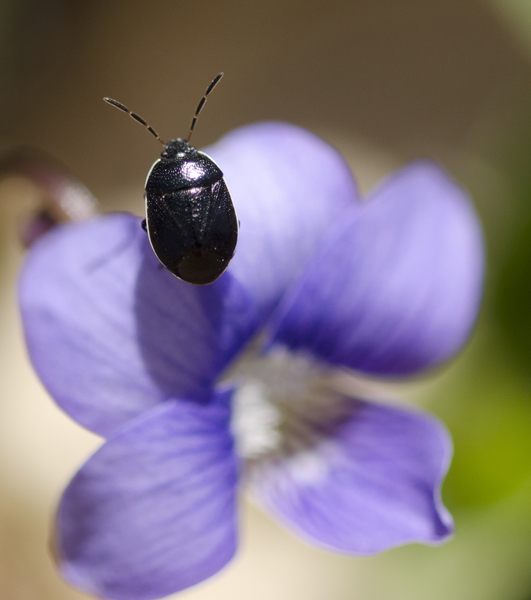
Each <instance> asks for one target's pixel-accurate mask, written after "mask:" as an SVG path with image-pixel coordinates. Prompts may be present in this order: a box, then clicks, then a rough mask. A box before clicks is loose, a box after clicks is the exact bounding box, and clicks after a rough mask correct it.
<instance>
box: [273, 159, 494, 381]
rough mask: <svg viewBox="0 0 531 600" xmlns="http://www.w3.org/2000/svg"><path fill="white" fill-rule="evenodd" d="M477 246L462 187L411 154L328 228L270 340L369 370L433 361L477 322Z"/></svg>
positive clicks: (398, 370) (393, 370)
mask: <svg viewBox="0 0 531 600" xmlns="http://www.w3.org/2000/svg"><path fill="white" fill-rule="evenodd" d="M483 254H484V249H483V238H482V234H481V229H480V225H479V223H478V219H477V216H476V214H475V212H474V210H473V208H472V206H471V204H470V202H469V199H468V197H467V195H466V193H465V192H464V191H463V190H462V189H461V188H459V187H458V186H457V185H456V184H455V183H453V182H452V181H451V180H450V179H449V178H448V177H447V176H446V174H445V173H444V172H443V171H442V170H441V169H439V168H438V167H436V166H435V165H432V164H430V163H427V162H419V163H414V164H412V165H410V166H409V167H406V168H405V169H403V170H402V171H400V172H398V173H397V174H396V175H394V176H393V177H391V178H390V179H388V180H387V181H386V182H385V183H384V185H383V186H382V187H381V188H379V189H378V190H377V191H376V192H375V193H374V194H373V195H372V197H371V198H370V199H369V200H368V202H367V203H366V205H365V206H364V208H363V210H361V211H360V210H358V211H356V212H355V213H353V214H352V215H351V216H350V218H346V219H345V222H344V223H343V224H342V225H341V226H339V227H338V228H337V229H336V230H335V231H334V232H332V234H331V235H330V238H329V240H328V243H327V244H326V246H324V247H323V248H322V250H321V252H320V253H319V254H318V255H317V256H316V258H315V259H314V260H313V261H311V262H310V263H309V264H308V265H307V267H306V270H305V272H304V275H303V276H302V277H301V279H300V281H299V282H298V283H297V284H296V286H295V287H294V290H293V292H292V293H291V295H290V296H289V297H288V299H287V301H286V302H285V303H284V304H283V306H282V308H281V310H279V314H278V317H277V318H276V321H275V324H274V325H273V327H272V329H273V333H272V334H271V335H272V343H275V342H281V343H282V344H285V345H286V346H288V347H289V348H290V349H292V350H295V349H301V350H305V351H310V352H312V353H313V354H314V355H317V356H318V357H320V358H321V359H324V360H326V361H328V362H331V363H333V364H336V365H343V366H347V367H350V368H354V369H359V370H363V371H366V372H370V373H378V374H389V375H390V374H409V373H414V372H418V371H420V370H422V369H424V368H426V367H431V366H433V365H436V364H438V363H440V362H441V361H444V360H446V359H448V358H450V357H451V356H452V355H453V354H454V353H455V352H457V351H458V350H459V349H460V347H461V346H462V345H463V344H464V342H465V341H466V339H467V337H468V335H469V333H470V330H471V328H472V326H473V324H474V322H475V319H476V316H477V312H478V308H479V304H480V298H481V292H482V280H483V270H484V264H483V260H484V259H483Z"/></svg>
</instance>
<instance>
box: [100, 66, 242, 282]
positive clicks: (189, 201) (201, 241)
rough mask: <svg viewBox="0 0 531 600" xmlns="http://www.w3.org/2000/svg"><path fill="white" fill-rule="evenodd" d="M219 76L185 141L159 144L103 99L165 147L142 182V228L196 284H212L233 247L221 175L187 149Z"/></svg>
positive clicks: (232, 214)
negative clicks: (143, 211)
mask: <svg viewBox="0 0 531 600" xmlns="http://www.w3.org/2000/svg"><path fill="white" fill-rule="evenodd" d="M222 77H223V73H220V74H219V75H218V76H217V77H215V78H214V80H213V81H212V83H211V84H210V85H209V86H208V88H207V91H206V92H205V95H204V96H203V98H202V99H201V101H200V102H199V105H198V106H197V109H196V111H195V114H194V116H193V118H192V124H191V125H190V132H189V133H188V137H187V138H186V140H183V139H181V138H177V139H176V140H170V141H169V142H168V143H166V142H163V141H162V139H161V138H160V137H159V135H158V133H156V131H155V130H154V129H153V128H152V127H151V126H150V125H148V124H147V123H146V122H145V121H144V119H142V117H139V116H138V115H137V114H135V113H134V112H131V111H130V110H129V109H128V108H126V107H125V106H124V105H123V104H120V102H117V101H116V100H112V99H111V98H104V100H105V102H108V103H109V104H111V105H112V106H115V107H116V108H119V109H120V110H122V111H124V112H126V113H128V114H129V115H130V116H131V117H132V118H133V119H134V120H135V121H137V122H138V123H140V124H141V125H144V127H146V128H147V130H148V131H149V132H150V133H151V134H153V135H154V136H155V137H156V138H157V140H158V141H159V142H160V143H161V144H162V145H163V146H165V149H164V151H163V152H162V154H161V155H160V158H159V159H158V160H157V161H156V162H155V163H154V164H153V166H152V167H151V169H150V171H149V173H148V176H147V179H146V189H145V199H146V219H145V221H143V223H142V226H143V227H144V228H145V229H146V231H147V233H148V236H149V241H150V242H151V246H152V248H153V252H155V254H156V255H157V258H158V259H159V260H160V262H161V263H162V264H163V265H164V266H165V267H166V268H167V269H168V271H170V272H171V273H173V274H174V275H175V276H176V277H179V279H182V280H183V281H187V282H188V283H193V284H195V285H207V284H209V283H212V282H214V281H215V280H216V279H217V278H218V277H219V276H220V275H221V274H222V273H223V272H224V271H225V269H226V268H227V267H228V265H229V263H230V261H231V259H232V257H233V256H234V251H235V249H236V243H237V242H238V219H237V218H236V211H235V210H234V204H233V203H232V199H231V197H230V194H229V190H228V188H227V184H226V183H225V180H224V179H223V173H222V172H221V170H220V168H219V167H218V165H217V164H216V163H215V162H214V161H213V160H212V159H211V158H210V157H209V156H207V155H206V154H204V153H203V152H199V151H198V150H196V149H195V148H194V147H193V146H190V144H189V141H190V138H191V137H192V132H193V130H194V127H195V124H196V121H197V117H198V116H199V113H200V112H201V111H202V110H203V107H204V105H205V102H206V100H207V98H208V96H209V94H210V93H211V92H212V90H213V89H214V88H215V87H216V85H217V84H218V82H219V80H220V79H221V78H222Z"/></svg>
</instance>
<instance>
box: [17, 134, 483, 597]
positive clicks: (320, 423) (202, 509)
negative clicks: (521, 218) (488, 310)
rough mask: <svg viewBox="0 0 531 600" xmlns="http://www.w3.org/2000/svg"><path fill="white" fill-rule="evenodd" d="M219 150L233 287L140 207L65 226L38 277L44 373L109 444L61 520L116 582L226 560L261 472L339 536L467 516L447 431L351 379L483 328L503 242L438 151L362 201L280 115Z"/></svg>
mask: <svg viewBox="0 0 531 600" xmlns="http://www.w3.org/2000/svg"><path fill="white" fill-rule="evenodd" d="M206 151H207V153H208V154H209V155H211V156H212V157H213V158H214V160H215V161H216V162H217V163H218V164H219V165H220V167H221V168H222V170H223V171H224V174H225V179H226V181H227V184H228V186H229V188H230V190H231V194H232V197H233V200H234V203H235V206H236V210H237V212H238V217H239V219H240V221H241V230H240V241H239V245H238V248H237V252H236V255H235V257H234V259H233V261H232V263H231V265H230V267H229V269H228V270H227V272H226V273H225V274H224V275H223V276H222V277H221V278H220V279H219V280H218V281H216V282H215V283H214V284H212V285H210V286H206V287H194V286H192V285H189V284H187V283H184V282H182V281H180V280H178V279H176V278H175V277H174V276H173V275H171V274H170V273H169V272H167V271H165V270H164V269H161V268H160V265H159V263H158V261H157V259H156V258H155V256H154V254H153V252H152V250H151V248H150V246H149V242H148V239H147V236H146V234H145V233H144V231H142V229H141V227H140V219H139V218H137V217H135V216H132V215H129V214H113V215H108V216H104V217H99V218H95V219H92V220H90V221H87V222H83V223H77V224H69V225H63V226H60V227H58V228H56V229H54V230H53V231H52V232H50V233H48V234H47V235H46V236H44V237H43V238H42V239H40V240H39V241H38V242H36V243H35V244H34V246H33V247H32V248H31V250H30V252H29V255H28V258H27V261H26V264H25V266H24V269H23V271H22V275H21V280H20V304H21V309H22V317H23V322H24V327H25V333H26V338H27V344H28V348H29V352H30V356H31V359H32V361H33V364H34V366H35V369H36V370H37V372H38V374H39V375H40V377H41V379H42V381H43V382H44V385H45V386H46V387H47V389H48V390H49V392H50V394H51V395H52V396H53V397H54V398H55V400H56V401H57V402H58V404H59V405H60V406H61V407H62V408H63V409H64V410H65V411H66V412H68V413H69V414H70V415H71V416H72V417H73V418H74V419H75V420H76V421H78V422H79V423H81V424H82V425H84V426H85V427H87V428H88V429H90V430H92V431H94V432H96V433H98V434H100V435H102V436H105V438H106V439H107V441H106V442H105V443H104V444H103V446H102V447H101V448H100V449H99V450H98V451H97V452H96V453H95V454H94V456H92V458H90V459H89V460H88V461H87V463H86V464H85V465H84V466H83V467H81V469H80V470H79V472H78V473H77V475H76V476H75V477H74V478H73V480H72V481H71V483H70V485H69V486H68V488H67V489H66V491H65V493H64V495H63V498H62V500H61V503H60V506H59V511H58V516H57V527H56V549H57V557H58V562H59V564H60V568H61V571H62V573H63V575H64V577H65V578H66V579H67V580H68V581H69V582H70V583H72V584H73V585H75V586H77V587H79V588H80V589H82V590H84V591H87V592H90V593H93V594H96V595H99V596H102V597H104V598H114V599H117V600H144V599H150V598H157V597H160V596H164V595H166V594H170V593H172V592H176V591H178V590H182V589H184V588H186V587H188V586H191V585H193V584H195V583H198V582H200V581H202V580H204V579H205V578H207V577H209V576H211V575H212V574H214V573H216V572H217V571H218V570H219V569H220V568H222V567H223V566H224V565H225V564H226V563H227V562H228V561H229V560H230V559H231V557H232V556H233V554H234V552H235V549H236V546H237V506H236V505H237V487H238V485H239V484H240V482H242V481H243V480H245V481H246V482H247V483H248V485H249V486H250V488H251V490H252V492H253V495H254V497H255V499H256V500H257V501H258V502H259V503H260V504H261V505H263V506H264V507H265V508H266V509H267V510H269V511H270V512H272V513H273V514H274V515H275V516H277V517H278V518H279V519H280V520H281V521H283V522H284V523H285V524H286V525H287V526H288V527H290V528H291V529H293V530H294V531H296V532H298V533H300V534H301V535H303V536H304V537H306V538H307V539H308V540H310V541H312V542H314V543H316V544H318V545H320V546H324V547H326V548H329V549H331V550H334V551H338V552H344V553H354V554H361V555H368V554H373V553H376V552H380V551H383V550H386V549H388V548H391V547H393V546H397V545H400V544H405V543H407V542H425V543H429V544H437V543H440V542H443V541H444V540H446V539H447V538H448V536H450V535H451V533H452V519H451V516H450V515H449V513H448V512H447V511H446V509H445V508H444V506H443V504H442V502H441V499H440V486H441V482H442V479H443V477H444V475H445V472H446V470H447V467H448V464H449V460H450V455H451V442H450V440H449V437H448V435H447V433H446V431H445V429H444V428H443V426H442V425H441V424H440V423H439V422H438V421H437V420H435V419H434V418H432V417H430V416H427V415H425V414H423V413H419V412H413V411H408V410H403V409H402V408H398V407H397V406H389V405H385V404H380V403H374V402H370V401H367V400H364V399H362V398H358V397H353V394H352V393H349V392H348V390H346V389H345V388H344V386H342V384H341V381H342V379H341V377H342V376H343V374H344V372H345V369H354V370H357V371H361V372H364V373H367V374H372V375H381V376H401V375H413V374H418V373H421V372H423V371H425V370H426V369H429V368H432V367H434V366H435V365H438V364H440V363H441V362H443V361H446V360H448V359H449V358H451V357H452V356H454V354H455V353H456V352H457V351H458V350H459V349H460V348H461V347H462V345H463V344H464V342H465V341H466V340H467V337H468V335H469V333H470V330H471V327H472V326H473V323H474V321H475V318H476V315H477V311H478V305H479V301H480V296H481V288H482V276H483V242H482V235H481V231H480V227H479V225H478V221H477V218H476V215H475V213H474V210H473V208H472V207H471V205H470V202H469V199H468V197H467V195H466V193H465V192H464V191H463V190H462V189H461V188H460V187H458V186H457V185H456V184H455V183H453V182H452V181H451V180H450V179H449V178H448V177H447V175H445V173H444V172H443V171H442V170H441V169H440V168H438V167H437V166H435V165H433V164H431V163H429V162H418V163H414V164H412V165H410V166H408V167H406V168H404V169H402V170H401V171H399V172H398V173H396V174H395V175H393V176H392V177H390V178H389V179H387V180H386V181H385V182H384V183H383V184H382V185H381V186H380V187H379V188H378V189H377V190H376V191H374V192H373V193H372V194H371V195H370V197H369V199H368V200H367V201H366V202H362V201H361V200H360V198H359V195H358V192H357V190H356V185H355V182H354V180H353V178H352V175H351V173H350V170H349V168H348V167H347V165H346V163H345V162H344V160H343V159H342V157H341V156H340V155H339V154H338V153H337V152H336V151H335V150H334V149H333V148H331V147H330V146H328V145H327V144H326V143H325V142H323V141H322V140H320V139H318V138H316V137H315V136H313V135H312V134H310V133H308V132H306V131H304V130H301V129H299V128H296V127H293V126H290V125H286V124H281V123H262V124H256V125H251V126H248V127H243V128H241V129H238V130H236V131H234V132H232V133H230V134H229V135H227V136H225V137H224V138H223V139H222V140H221V141H220V142H219V143H218V144H216V145H214V146H212V147H211V148H208V149H207V150H206Z"/></svg>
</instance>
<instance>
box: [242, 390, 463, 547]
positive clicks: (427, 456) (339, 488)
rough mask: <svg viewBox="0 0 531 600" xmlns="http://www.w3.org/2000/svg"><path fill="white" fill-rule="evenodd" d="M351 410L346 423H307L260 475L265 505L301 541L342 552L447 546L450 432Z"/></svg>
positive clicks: (368, 406) (422, 418)
mask: <svg viewBox="0 0 531 600" xmlns="http://www.w3.org/2000/svg"><path fill="white" fill-rule="evenodd" d="M344 402H345V406H344V407H343V409H344V411H345V414H344V415H343V417H342V418H341V419H336V420H335V422H329V423H328V425H327V424H326V423H323V422H322V419H319V420H316V421H314V422H311V421H309V420H308V419H307V420H306V424H305V428H304V430H302V429H301V425H299V428H298V432H297V433H298V440H297V441H296V444H295V442H292V443H293V444H295V447H296V450H295V451H292V452H291V453H290V454H288V455H287V456H285V457H280V458H278V457H277V459H276V460H275V461H273V462H270V463H269V464H268V463H266V464H265V466H263V467H262V470H257V471H256V472H255V473H254V477H253V482H254V489H255V490H256V491H257V494H258V500H259V501H260V502H261V503H263V504H264V505H265V507H266V508H269V509H270V510H271V511H272V512H273V513H275V514H276V515H277V516H279V518H280V519H281V520H282V521H284V522H286V523H287V524H288V525H289V526H291V527H293V528H295V529H296V530H297V531H298V532H299V533H302V534H303V535H306V536H308V537H309V538H310V539H311V540H313V541H314V542H317V543H318V544H320V545H324V546H325V547H328V548H330V549H333V550H338V551H341V552H347V553H355V554H374V553H376V552H381V551H383V550H386V549H388V548H392V547H394V546H397V545H401V544H405V543H408V542H426V543H440V542H443V541H444V540H445V539H446V538H447V537H448V536H449V535H450V534H451V532H452V518H451V516H450V515H449V513H448V512H447V511H446V509H445V508H444V506H443V504H442V502H441V499H440V486H441V482H442V479H443V478H444V475H445V473H446V470H447V468H448V464H449V461H450V455H451V441H450V439H449V437H448V435H447V433H446V430H445V429H444V428H443V426H442V425H441V424H439V423H438V422H437V421H435V420H434V419H433V418H430V417H428V416H426V415H422V414H416V413H412V412H406V411H404V410H401V409H398V408H392V407H390V406H385V405H381V404H375V403H369V402H364V401H360V400H354V399H347V398H345V399H344ZM301 418H302V415H301ZM301 432H302V433H301Z"/></svg>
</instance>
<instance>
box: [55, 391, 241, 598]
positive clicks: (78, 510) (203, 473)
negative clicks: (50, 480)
mask: <svg viewBox="0 0 531 600" xmlns="http://www.w3.org/2000/svg"><path fill="white" fill-rule="evenodd" d="M230 395H231V392H225V393H222V394H218V396H217V397H216V398H215V399H214V400H213V402H212V403H209V404H207V405H198V404H197V403H194V402H185V401H182V400H179V401H168V402H166V403H164V404H163V405H161V406H158V407H156V408H154V409H152V410H151V411H150V412H149V413H147V414H145V415H142V416H141V417H140V418H138V419H137V420H135V421H134V422H132V423H129V424H128V425H127V426H126V427H124V428H123V429H121V430H120V431H119V432H118V433H117V434H116V435H115V436H114V437H113V438H111V439H110V440H109V441H108V442H106V443H105V444H104V445H103V446H102V447H101V448H100V450H99V451H97V452H96V454H94V456H93V457H92V458H91V459H90V460H89V461H88V462H87V463H86V464H85V465H84V466H83V467H82V468H81V470H80V471H79V472H78V473H77V475H76V476H75V477H74V479H73V480H72V482H71V483H70V485H69V487H68V488H67V490H66V491H65V493H64V496H63V498H62V501H61V504H60V507H59V513H58V518H57V528H58V540H57V541H58V544H57V546H58V548H57V553H58V560H59V563H60V567H61V570H62V573H63V575H64V577H65V578H66V579H67V580H68V581H69V582H70V583H72V584H73V585H74V586H76V587H78V588H80V589H82V590H84V591H86V592H88V593H91V594H96V595H98V596H102V597H104V598H114V599H116V600H147V599H150V598H159V597H160V596H165V595H167V594H170V593H172V592H176V591H179V590H182V589H184V588H186V587H189V586H191V585H194V584H196V583H198V582H200V581H202V580H204V579H206V578H207V577H210V576H211V575H213V574H214V573H216V572H217V571H218V570H219V569H221V568H222V567H223V566H224V565H225V564H226V563H227V562H228V561H229V560H230V559H231V558H232V556H233V554H234V551H235V548H236V511H235V500H236V480H237V465H236V458H235V455H234V452H233V441H232V437H231V435H230V433H229V425H228V423H229V415H230V408H229V400H230Z"/></svg>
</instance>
